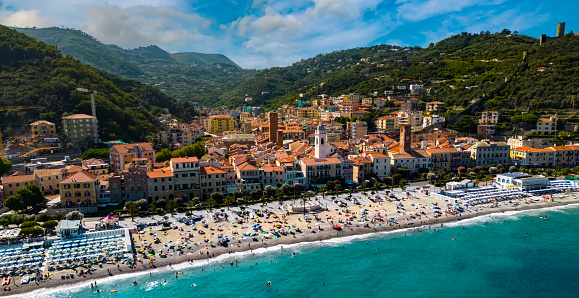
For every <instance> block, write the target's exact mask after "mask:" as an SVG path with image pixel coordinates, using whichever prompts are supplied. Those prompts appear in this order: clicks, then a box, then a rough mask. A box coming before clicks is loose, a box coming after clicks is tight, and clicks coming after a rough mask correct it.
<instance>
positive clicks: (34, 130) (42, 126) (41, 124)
mask: <svg viewBox="0 0 579 298" xmlns="http://www.w3.org/2000/svg"><path fill="white" fill-rule="evenodd" d="M30 131H31V135H32V137H33V138H34V137H38V136H45V137H52V136H55V135H56V125H54V123H52V122H48V121H46V120H39V121H36V122H33V123H32V124H30Z"/></svg>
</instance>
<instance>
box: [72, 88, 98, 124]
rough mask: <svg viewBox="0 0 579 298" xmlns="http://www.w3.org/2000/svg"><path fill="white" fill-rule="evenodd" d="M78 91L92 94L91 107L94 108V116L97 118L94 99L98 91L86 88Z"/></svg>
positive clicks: (77, 89)
mask: <svg viewBox="0 0 579 298" xmlns="http://www.w3.org/2000/svg"><path fill="white" fill-rule="evenodd" d="M76 91H80V92H86V93H89V94H90V106H91V108H92V116H93V117H95V118H96V104H95V101H94V98H95V96H96V95H97V92H96V90H92V89H86V88H76Z"/></svg>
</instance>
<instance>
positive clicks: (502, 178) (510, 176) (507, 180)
mask: <svg viewBox="0 0 579 298" xmlns="http://www.w3.org/2000/svg"><path fill="white" fill-rule="evenodd" d="M525 177H531V175H529V174H525V173H521V172H514V173H505V174H497V177H496V178H495V183H496V184H498V185H500V186H501V187H503V188H504V187H514V186H515V185H514V181H513V180H514V179H517V178H525Z"/></svg>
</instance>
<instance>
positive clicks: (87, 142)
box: [62, 114, 99, 147]
mask: <svg viewBox="0 0 579 298" xmlns="http://www.w3.org/2000/svg"><path fill="white" fill-rule="evenodd" d="M62 127H63V130H64V134H65V135H66V137H67V138H68V140H69V141H70V142H71V143H73V144H75V145H81V146H88V147H90V146H93V145H94V144H97V143H98V142H99V136H98V121H97V118H96V117H93V116H89V115H85V114H74V115H70V116H65V117H62Z"/></svg>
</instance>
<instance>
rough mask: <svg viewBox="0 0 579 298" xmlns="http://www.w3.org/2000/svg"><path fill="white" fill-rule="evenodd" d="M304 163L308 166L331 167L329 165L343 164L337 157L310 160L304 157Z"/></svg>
mask: <svg viewBox="0 0 579 298" xmlns="http://www.w3.org/2000/svg"><path fill="white" fill-rule="evenodd" d="M302 162H303V163H304V164H306V165H308V166H313V165H329V164H339V163H342V162H341V161H340V160H339V159H337V158H335V157H330V158H308V157H304V158H303V159H302Z"/></svg>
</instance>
